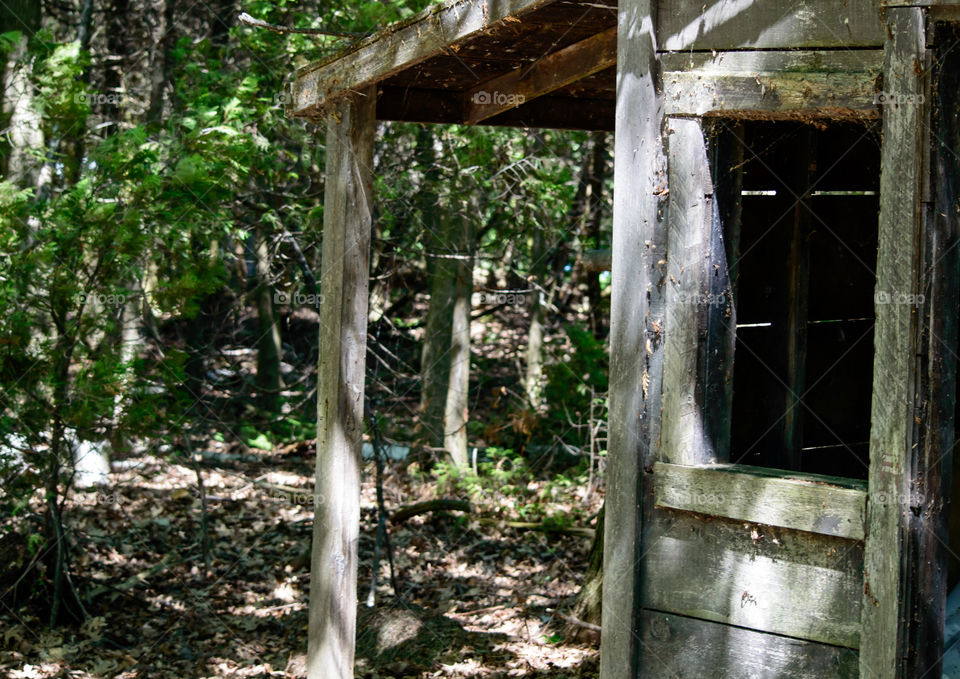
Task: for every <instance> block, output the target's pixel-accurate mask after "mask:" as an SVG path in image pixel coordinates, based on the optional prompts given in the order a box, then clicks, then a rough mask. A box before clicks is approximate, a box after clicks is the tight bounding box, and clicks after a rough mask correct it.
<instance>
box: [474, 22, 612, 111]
mask: <svg viewBox="0 0 960 679" xmlns="http://www.w3.org/2000/svg"><path fill="white" fill-rule="evenodd" d="M616 63H617V28H616V26H614V27H613V28H611V29H608V30H606V31H604V32H602V33H598V34H597V35H594V36H591V37H589V38H587V39H586V40H581V41H580V42H577V43H574V44H573V45H570V46H569V47H565V48H564V49H562V50H559V51H557V52H554V53H552V54H548V55H547V56H545V57H543V58H542V59H540V60H539V61H537V62H536V63H534V64H530V65H527V66H522V67H520V68H518V69H516V70H514V71H511V72H510V73H506V74H504V75H502V76H500V77H497V78H493V79H492V80H488V81H486V82H484V83H481V84H479V85H477V86H476V87H474V88H473V89H471V90H468V91H467V93H466V94H465V95H464V97H463V104H464V109H465V110H464V114H463V120H464V122H466V123H467V124H470V125H473V124H476V123H479V122H480V121H482V120H486V119H487V118H492V117H493V116H495V115H497V114H498V113H502V112H503V111H506V110H508V109H511V108H516V107H517V106H520V105H522V104H524V103H525V102H527V101H531V100H533V99H536V98H537V97H539V96H542V95H544V94H547V93H549V92H553V91H554V90H558V89H560V88H561V87H565V86H566V85H569V84H570V83H572V82H576V81H577V80H579V79H580V78H583V77H586V76H588V75H592V74H594V73H599V72H600V71H602V70H603V69H605V68H609V67H610V66H613V65H614V64H616Z"/></svg>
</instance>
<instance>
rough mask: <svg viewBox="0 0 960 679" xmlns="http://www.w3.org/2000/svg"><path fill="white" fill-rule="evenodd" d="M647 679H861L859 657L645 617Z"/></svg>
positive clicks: (668, 617)
mask: <svg viewBox="0 0 960 679" xmlns="http://www.w3.org/2000/svg"><path fill="white" fill-rule="evenodd" d="M640 635H641V644H642V645H643V648H644V650H645V651H646V653H645V654H644V657H646V658H647V661H646V664H645V665H644V668H643V675H642V676H643V679H661V678H662V679H678V678H679V677H685V678H686V677H691V678H693V677H697V678H700V677H710V679H824V678H825V677H829V678H830V679H855V678H856V677H857V675H858V671H857V652H856V651H852V650H850V649H848V648H837V647H836V646H827V645H825V644H818V643H815V642H812V641H801V640H799V639H791V638H789V637H781V636H777V635H774V634H764V633H762V632H755V631H753V630H747V629H740V628H738V627H730V626H729V625H721V624H718V623H715V622H707V621H705V620H697V619H695V618H687V617H684V616H680V615H672V614H666V613H659V612H656V611H643V613H642V614H641V618H640Z"/></svg>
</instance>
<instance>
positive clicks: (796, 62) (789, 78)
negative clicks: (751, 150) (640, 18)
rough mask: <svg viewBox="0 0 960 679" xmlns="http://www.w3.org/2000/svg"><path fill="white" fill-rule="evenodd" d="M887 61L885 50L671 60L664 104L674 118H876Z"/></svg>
mask: <svg viewBox="0 0 960 679" xmlns="http://www.w3.org/2000/svg"><path fill="white" fill-rule="evenodd" d="M882 58H883V54H882V51H881V50H857V51H843V52H824V51H816V50H802V51H795V52H762V51H745V52H719V53H716V54H704V53H696V52H695V53H686V54H665V55H664V56H663V60H662V63H663V68H664V75H663V86H664V101H665V104H666V108H667V114H668V115H708V114H721V113H722V114H726V115H731V116H735V114H736V113H737V112H751V111H764V112H769V113H771V114H776V113H787V114H789V113H794V112H807V113H816V112H818V111H819V112H820V113H822V114H823V115H825V116H828V117H834V118H842V117H875V116H877V115H879V106H878V105H877V102H876V89H877V78H878V76H879V73H880V70H881V65H882ZM769 117H776V116H775V115H771V116H769Z"/></svg>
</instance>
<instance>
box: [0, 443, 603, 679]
mask: <svg viewBox="0 0 960 679" xmlns="http://www.w3.org/2000/svg"><path fill="white" fill-rule="evenodd" d="M225 449H226V448H225ZM248 452H249V449H248ZM236 457H239V458H241V459H239V460H237V459H233V460H232V461H223V460H226V459H230V457H229V456H222V458H223V459H221V458H217V460H219V461H211V460H205V462H204V464H203V465H202V466H201V470H202V475H203V481H204V486H205V491H206V496H207V497H206V502H207V511H206V523H207V526H208V533H209V540H210V550H209V553H210V565H209V569H207V567H206V566H205V564H204V559H203V550H202V528H201V524H202V521H201V519H202V517H203V512H202V511H201V506H202V505H201V502H200V497H199V496H200V493H199V488H198V485H197V477H196V471H195V469H194V468H191V466H189V464H188V463H183V464H177V463H175V462H174V461H171V459H169V458H168V457H166V456H160V455H148V454H144V455H142V456H139V457H137V458H136V459H132V460H127V461H126V462H125V464H123V467H125V468H124V469H122V470H119V471H118V470H116V469H115V471H114V473H113V474H111V486H109V487H104V488H100V489H94V490H89V491H84V490H75V491H73V492H72V494H71V495H70V497H69V498H68V501H67V502H66V505H65V508H64V516H65V517H66V518H65V523H66V525H67V527H68V529H69V531H70V533H69V535H70V538H71V544H72V549H73V557H72V558H73V565H72V572H73V573H74V579H75V582H76V584H77V586H78V589H79V590H80V591H82V592H86V593H90V592H94V593H95V594H96V596H94V597H92V598H91V599H89V600H87V601H86V604H85V606H86V609H87V610H86V613H87V615H88V616H89V617H88V618H87V620H86V622H84V623H83V624H82V625H75V626H67V627H63V626H61V627H59V628H56V629H53V630H51V629H49V628H48V627H47V626H46V624H45V623H46V619H45V616H47V615H48V613H45V612H44V611H43V610H42V609H41V608H40V607H31V606H30V605H24V606H19V607H17V606H12V607H10V606H8V605H7V604H6V603H5V604H4V606H3V607H0V624H2V637H0V676H3V677H11V678H26V677H76V678H81V677H123V678H133V677H145V678H157V679H163V678H168V677H169V678H185V677H268V676H271V677H284V676H289V677H297V676H303V664H304V651H305V649H306V633H307V595H308V588H309V554H308V545H309V542H310V531H311V522H312V516H313V511H312V509H313V508H312V506H311V504H312V502H311V495H310V493H311V487H312V474H313V455H312V449H311V447H310V446H309V445H308V444H304V445H301V446H288V447H287V448H283V449H277V450H274V451H273V452H262V451H258V454H257V456H256V459H251V457H250V456H249V455H247V456H236ZM373 467H374V465H373V463H372V462H367V463H366V464H365V468H364V474H363V480H364V484H363V495H362V517H361V537H360V568H359V576H360V579H359V590H360V592H359V598H360V606H359V610H358V634H357V670H356V676H357V677H363V678H364V679H374V678H377V677H397V678H403V677H409V678H411V679H412V678H417V679H427V678H428V677H429V678H433V677H478V678H480V677H484V678H489V679H495V678H505V677H528V678H535V677H536V678H546V677H551V678H557V679H569V678H573V677H596V676H597V674H598V669H597V668H598V640H597V639H596V638H595V633H593V632H586V631H581V633H579V634H578V633H576V632H573V633H571V628H570V626H569V625H568V624H566V623H565V622H564V620H563V619H562V618H561V617H559V616H558V614H557V613H556V610H558V609H559V610H560V611H563V610H565V606H568V605H569V604H570V602H571V601H572V598H573V596H574V595H575V594H576V592H577V590H578V589H579V585H580V583H581V582H582V579H583V573H584V570H585V567H586V557H587V552H588V550H589V546H590V538H589V536H585V535H578V534H571V533H565V532H544V531H540V530H530V529H524V528H516V527H510V526H508V525H506V523H505V520H507V519H523V520H527V521H529V520H530V519H529V517H527V516H525V515H524V511H523V510H524V507H529V506H532V505H531V504H529V503H528V501H530V502H532V501H536V502H537V503H539V504H537V506H538V507H540V508H541V509H543V510H544V511H545V513H546V515H547V516H550V515H556V516H568V517H569V516H571V515H572V516H575V517H579V520H578V521H577V524H578V525H581V526H586V525H587V524H588V521H589V520H590V517H592V516H593V515H594V514H595V513H596V511H597V510H598V509H599V507H600V504H601V502H602V497H601V492H599V491H597V492H591V491H590V490H589V489H586V488H584V487H582V486H578V485H577V484H569V485H568V487H567V488H566V489H564V488H560V489H559V490H558V487H557V486H556V484H553V485H551V483H549V482H547V481H537V480H535V479H534V480H529V481H528V482H527V483H525V484H524V485H522V486H521V487H519V488H516V489H513V490H512V491H510V492H511V493H512V494H510V495H507V494H504V492H506V489H505V490H504V492H501V491H498V490H491V487H490V486H487V487H486V488H484V489H481V488H477V489H475V492H474V494H473V495H472V497H470V499H471V500H472V502H473V507H474V511H473V512H472V513H470V514H455V513H450V514H442V513H432V514H423V515H419V516H416V517H413V518H411V519H409V520H407V521H405V522H403V523H402V524H401V525H399V526H391V529H390V535H391V539H392V543H393V548H394V552H395V555H394V557H395V562H396V568H397V573H396V576H397V585H398V589H399V596H395V595H394V593H393V591H392V589H391V587H390V578H389V569H388V567H387V564H386V563H381V568H380V569H379V581H378V585H377V588H376V600H375V606H374V607H372V608H368V607H367V606H366V603H367V596H368V593H369V590H370V583H371V573H372V560H373V552H374V542H375V534H376V526H377V519H376V494H375V487H374V483H373V477H374V473H373ZM440 481H441V482H442V481H443V479H442V478H441V479H440ZM283 489H298V490H302V492H303V495H302V496H298V495H291V494H289V493H287V492H285V491H284V490H283ZM384 491H385V500H386V505H387V507H388V509H396V508H398V507H400V506H405V505H410V504H412V503H415V502H418V501H421V500H425V499H434V498H437V497H458V498H461V499H466V497H465V494H464V492H463V488H462V487H451V486H449V484H446V485H445V484H443V483H438V479H437V478H435V477H433V476H426V475H417V474H409V473H406V472H399V471H397V470H396V469H394V468H393V466H391V465H388V467H387V473H386V475H385V481H384ZM36 501H38V502H39V501H40V498H36ZM572 505H576V507H575V508H574V507H572ZM38 509H39V508H38ZM571 509H576V512H575V513H574V514H570V510H571ZM541 518H542V517H541ZM568 525H569V522H568ZM20 528H21V533H19V534H18V533H11V534H9V535H8V536H7V537H5V538H4V540H5V543H4V544H0V552H3V553H2V554H0V559H2V563H3V567H2V569H0V570H4V569H5V570H6V571H7V573H8V574H9V573H10V572H16V569H17V567H19V568H21V569H22V568H23V567H24V566H25V565H26V564H27V563H28V562H31V561H32V560H33V556H32V553H31V550H30V549H29V548H28V547H27V541H26V539H25V538H23V535H29V534H30V533H31V527H30V526H21V527H20ZM32 528H33V530H36V529H37V527H32ZM559 530H561V531H562V527H560V528H559ZM18 539H19V541H18ZM384 561H385V560H384ZM10 569H13V570H12V571H11V570H10ZM0 586H2V589H3V590H5V591H9V589H8V588H9V586H10V582H9V580H8V579H5V578H0ZM20 586H21V587H22V584H21V585H20ZM26 595H27V597H28V598H29V597H30V593H29V592H27V593H26ZM33 598H34V599H43V598H44V597H33ZM5 601H7V599H5ZM573 629H574V630H575V629H576V628H573ZM591 635H594V638H591ZM584 636H586V637H587V638H584ZM576 637H579V638H576Z"/></svg>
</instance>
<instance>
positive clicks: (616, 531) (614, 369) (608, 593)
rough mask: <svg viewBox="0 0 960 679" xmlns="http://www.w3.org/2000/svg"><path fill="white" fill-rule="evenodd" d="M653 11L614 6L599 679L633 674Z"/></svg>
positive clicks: (658, 186) (656, 121) (650, 359)
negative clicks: (614, 93) (610, 259)
mask: <svg viewBox="0 0 960 679" xmlns="http://www.w3.org/2000/svg"><path fill="white" fill-rule="evenodd" d="M656 12H657V3H656V2H653V1H652V0H620V3H619V7H618V31H617V111H616V113H617V114H616V135H615V152H614V192H613V193H614V198H613V236H612V238H613V242H612V250H613V262H612V267H613V270H612V272H611V281H612V291H611V299H610V390H609V393H610V415H609V423H610V424H609V431H610V440H609V456H608V461H607V465H608V466H607V496H606V520H605V524H604V552H603V564H604V578H603V625H604V626H605V632H604V639H603V644H602V646H601V649H600V676H601V677H602V679H634V678H635V677H636V676H637V674H638V672H639V655H640V653H639V648H638V642H637V622H638V621H637V613H638V611H639V608H640V603H639V581H638V578H637V574H636V566H637V559H638V557H639V554H640V544H641V523H642V521H641V516H642V514H641V506H640V485H641V477H642V474H643V460H645V459H648V458H649V457H650V455H651V449H655V447H656V441H657V437H656V434H655V433H651V432H652V431H655V430H656V428H657V423H658V421H659V412H660V403H659V389H660V386H659V375H658V371H657V367H656V360H657V358H656V357H657V353H658V345H659V333H658V332H657V329H656V322H657V321H656V318H655V317H651V311H652V307H653V305H654V303H653V302H648V299H649V298H648V295H651V296H653V295H656V294H657V292H656V287H657V286H656V281H657V278H658V275H657V262H658V261H659V259H660V257H661V253H662V250H660V251H658V250H657V249H656V243H657V241H658V240H659V239H660V238H661V235H660V234H661V233H662V232H663V228H662V214H663V212H662V210H663V207H664V205H663V202H664V199H665V189H666V186H665V184H666V176H665V167H664V166H665V162H664V158H663V140H662V138H661V125H662V123H663V97H662V94H661V90H660V65H659V60H658V57H657V50H656V36H655V35H654V32H653V27H654V18H655V17H656Z"/></svg>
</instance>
